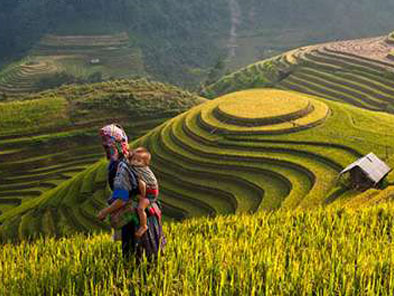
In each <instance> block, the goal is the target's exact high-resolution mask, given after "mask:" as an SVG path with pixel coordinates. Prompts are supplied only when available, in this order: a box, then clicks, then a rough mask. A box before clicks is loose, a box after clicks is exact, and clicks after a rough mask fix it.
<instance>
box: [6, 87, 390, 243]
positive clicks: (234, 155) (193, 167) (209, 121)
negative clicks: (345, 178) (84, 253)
mask: <svg viewBox="0 0 394 296" xmlns="http://www.w3.org/2000/svg"><path fill="white" fill-rule="evenodd" d="M376 120H379V122H380V125H379V126H378V127H377V126H376V125H371V123H373V122H375V121H376ZM393 124H394V117H393V116H392V115H389V114H384V113H379V112H373V111H368V110H363V109H360V108H356V107H353V106H350V105H346V104H342V103H337V102H331V101H328V100H324V99H321V98H318V97H314V96H310V95H305V94H301V93H296V92H289V91H282V90H273V89H255V90H247V91H243V92H237V93H233V94H229V95H226V96H223V97H221V98H218V99H215V100H212V101H208V102H206V103H203V104H201V105H199V106H196V107H194V108H192V109H191V110H190V111H187V112H185V113H183V114H181V115H179V116H177V117H175V118H173V119H170V120H169V121H167V122H166V123H164V124H162V125H161V126H159V127H157V128H155V129H153V130H152V131H150V132H149V133H147V134H146V135H145V136H143V137H142V138H140V139H138V140H137V141H135V142H133V145H135V146H140V145H142V146H146V147H147V148H148V149H149V150H150V151H151V153H152V169H153V170H154V172H155V173H156V174H157V176H158V178H159V182H160V184H161V190H160V191H161V198H162V200H163V201H164V205H165V209H164V213H165V214H166V215H167V216H170V217H173V218H176V219H181V218H183V217H194V216H207V215H208V216H211V215H217V214H231V213H244V212H258V211H267V210H268V211H271V210H277V209H280V208H284V209H296V208H315V207H317V206H320V205H329V204H330V205H336V204H340V205H342V204H343V205H346V204H348V203H349V202H351V201H352V200H353V199H354V198H357V196H358V194H359V193H358V192H355V191H351V190H348V189H347V188H346V187H344V185H342V184H341V183H338V182H337V177H338V173H339V172H340V171H341V170H342V169H343V168H344V167H345V166H347V165H348V164H350V163H351V162H353V161H355V160H356V159H357V158H359V157H360V156H362V155H364V154H367V153H369V152H371V151H373V152H375V153H376V154H377V155H378V156H379V157H381V158H382V159H384V160H386V161H387V162H388V164H389V165H390V166H393V165H394V158H392V157H390V156H391V153H390V154H388V153H387V152H389V151H392V148H393V147H394V142H393V132H392V125H393ZM105 176H106V162H105V161H101V162H98V163H96V164H95V165H93V166H90V167H88V168H87V169H86V170H85V171H83V172H81V173H79V174H78V175H75V177H73V178H72V179H71V180H69V181H67V182H66V183H63V184H62V185H61V186H59V187H57V188H55V189H54V190H51V191H48V192H47V193H46V194H44V195H42V196H41V197H40V199H37V200H36V201H34V202H32V203H30V204H27V205H26V207H23V205H22V207H20V208H19V209H18V208H15V210H12V211H11V210H10V211H9V212H7V213H5V214H4V215H3V216H2V217H0V222H2V223H3V225H2V227H1V228H0V230H1V232H2V234H3V238H8V237H18V236H19V237H20V238H23V237H26V236H29V235H30V234H34V231H32V230H31V231H30V230H29V227H28V226H27V225H33V221H36V222H34V223H41V224H40V225H47V223H46V222H45V221H46V220H43V221H44V222H40V221H42V219H44V218H43V217H46V216H45V213H48V212H50V211H56V213H59V211H60V212H61V213H62V216H59V217H60V218H59V220H54V221H53V222H50V223H49V225H52V226H51V227H52V228H51V229H45V228H44V229H40V228H36V230H35V231H37V233H46V234H52V235H53V234H56V235H65V234H67V233H73V232H76V231H77V232H90V231H93V230H100V229H103V228H106V227H107V226H106V225H104V224H100V223H99V222H97V220H96V219H95V214H96V213H97V211H98V210H99V209H100V207H103V206H104V205H105V199H106V197H107V196H108V194H109V193H110V192H109V189H108V188H107V187H106V186H105V180H106V177H105ZM388 182H389V183H388V184H387V183H385V184H381V186H382V187H385V186H387V185H389V184H392V182H393V180H392V175H390V176H389V178H388ZM388 188H390V187H388ZM384 199H385V197H384V196H382V198H381V200H382V201H383V200H384ZM363 203H366V201H365V200H364V201H363V198H361V197H360V198H359V201H358V204H359V206H361V205H362V204H363ZM349 207H352V205H351V204H349ZM46 215H48V216H49V215H50V214H46ZM25 221H29V222H28V223H27V222H25ZM45 227H46V226H45ZM17 228H19V229H20V231H19V233H18V234H17V233H16V231H15V230H16V229H17Z"/></svg>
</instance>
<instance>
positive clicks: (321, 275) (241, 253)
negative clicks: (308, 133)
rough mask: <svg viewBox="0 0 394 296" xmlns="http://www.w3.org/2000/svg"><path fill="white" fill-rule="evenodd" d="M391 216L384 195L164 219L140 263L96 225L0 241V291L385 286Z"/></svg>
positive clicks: (283, 291)
mask: <svg viewBox="0 0 394 296" xmlns="http://www.w3.org/2000/svg"><path fill="white" fill-rule="evenodd" d="M393 215H394V207H393V205H392V204H390V203H388V204H385V205H381V206H379V207H369V208H365V209H363V210H359V211H351V210H344V209H340V208H332V209H323V208H316V209H314V210H312V211H307V212H305V211H300V210H298V211H283V210H279V211H276V212H259V213H257V214H255V215H247V214H238V215H230V216H227V215H225V216H219V217H216V218H198V219H197V218H194V219H187V220H185V221H183V222H182V223H166V224H165V225H164V231H165V234H166V236H167V240H168V244H167V246H166V248H165V251H164V255H163V256H161V257H160V258H159V259H158V262H157V264H156V265H154V266H152V267H151V268H150V269H149V270H148V269H147V263H146V261H145V262H143V264H142V265H141V267H140V268H136V267H135V264H134V263H133V262H128V263H125V262H123V261H122V260H121V252H120V245H119V243H114V242H112V241H111V238H110V236H109V235H106V234H101V235H96V236H90V237H85V236H82V235H77V236H73V237H70V238H63V239H60V240H54V239H47V240H43V239H40V240H37V241H35V242H32V243H28V242H26V241H25V242H22V243H21V244H19V245H11V244H8V245H7V244H6V245H3V246H2V249H1V251H0V294H1V295H5V296H6V295H193V296H194V295H355V296H356V295H357V296H359V295H393V293H394V255H393V254H394V244H393V238H392V226H393V225H392V224H393V221H392V216H393ZM132 293H134V294H132ZM149 293H151V294H149Z"/></svg>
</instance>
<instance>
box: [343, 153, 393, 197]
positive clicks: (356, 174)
mask: <svg viewBox="0 0 394 296" xmlns="http://www.w3.org/2000/svg"><path fill="white" fill-rule="evenodd" d="M390 171H391V168H390V167H389V166H388V165H387V164H386V163H384V162H383V161H382V160H380V159H379V158H378V157H377V156H376V155H375V154H374V153H372V152H371V153H369V154H367V155H366V156H364V157H362V158H360V159H358V160H357V161H355V162H353V163H352V164H350V165H349V166H348V167H346V168H345V169H344V170H342V171H341V172H340V173H339V176H340V177H341V176H343V175H344V174H346V173H349V179H350V184H351V186H352V187H353V188H354V189H358V190H365V189H367V188H371V187H376V186H378V185H379V183H380V182H381V181H382V180H383V179H384V178H385V177H386V176H387V175H388V173H390Z"/></svg>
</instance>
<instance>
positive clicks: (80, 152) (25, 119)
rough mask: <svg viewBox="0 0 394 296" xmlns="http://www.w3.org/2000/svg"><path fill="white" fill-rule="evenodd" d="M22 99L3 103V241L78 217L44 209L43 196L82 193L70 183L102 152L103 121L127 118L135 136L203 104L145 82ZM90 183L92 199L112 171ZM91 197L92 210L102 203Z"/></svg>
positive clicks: (0, 218) (62, 90) (80, 198)
mask: <svg viewBox="0 0 394 296" xmlns="http://www.w3.org/2000/svg"><path fill="white" fill-rule="evenodd" d="M20 99H21V100H14V101H10V102H6V103H0V114H1V118H0V172H1V173H0V223H2V224H3V223H4V224H3V225H2V226H0V232H1V234H2V235H3V238H5V237H6V238H12V237H14V236H19V237H23V236H27V235H30V234H33V233H36V232H37V233H38V232H41V233H48V234H49V233H58V234H63V233H64V232H63V231H62V230H61V229H59V230H58V229H57V228H56V229H55V228H53V227H52V226H51V225H56V227H59V225H60V224H61V223H62V222H59V221H63V220H64V219H65V218H64V216H66V217H68V216H70V215H73V214H74V210H70V209H69V208H68V207H67V205H66V204H63V206H62V207H57V206H51V207H47V208H45V209H42V208H40V204H41V202H40V201H41V200H42V199H43V198H44V199H45V196H46V193H47V192H48V191H51V190H52V189H54V190H55V191H56V190H58V188H59V187H60V188H63V189H64V190H66V191H68V190H71V192H73V193H75V188H74V189H73V188H72V186H71V187H67V185H64V184H65V183H64V182H65V181H66V180H68V179H70V178H72V177H74V176H76V175H78V173H79V172H81V171H84V170H85V169H86V168H87V167H89V165H91V164H94V163H96V162H97V161H98V160H99V159H100V158H102V157H103V155H104V152H103V149H102V147H101V143H100V142H99V140H98V130H99V128H101V127H102V126H103V125H104V124H108V123H112V122H116V123H120V124H122V125H123V126H124V128H125V129H126V130H127V131H128V135H129V137H130V138H131V139H135V138H136V137H139V136H141V135H143V134H144V133H146V132H148V131H149V130H151V129H152V128H154V127H155V126H158V125H159V124H161V123H162V122H164V121H165V120H167V119H169V118H171V117H173V116H175V115H177V114H179V113H182V112H184V111H186V110H188V109H189V108H190V107H192V106H194V105H196V104H199V103H201V102H203V101H204V100H203V99H201V98H198V97H196V96H194V95H192V94H189V93H187V92H184V91H182V90H180V89H178V88H176V87H173V86H169V85H165V84H162V83H157V82H149V81H147V80H144V79H141V80H134V81H132V80H118V81H111V82H105V83H97V84H88V85H83V86H75V85H71V86H64V87H61V88H58V89H55V90H52V91H47V92H42V93H38V94H35V95H31V96H26V97H21V98H20ZM90 171H91V169H90ZM88 175H89V174H88ZM84 184H85V185H84V189H83V190H82V192H85V191H86V192H85V193H86V194H85V195H88V196H90V195H89V194H88V192H89V190H90V189H89V188H95V190H98V189H99V188H101V187H100V186H104V187H105V176H104V175H102V176H96V174H92V175H89V177H86V178H85V179H84ZM95 184H100V186H98V187H94V186H95ZM72 196H73V198H74V199H75V201H76V202H77V203H78V204H82V203H83V201H84V197H83V196H84V195H77V194H73V195H72ZM90 201H91V202H92V204H89V205H87V207H95V208H94V209H97V208H98V207H99V205H97V204H95V203H94V200H93V199H91V200H90ZM101 201H102V200H101ZM25 209H33V210H32V211H30V212H26V211H25ZM90 209H91V210H90V212H91V213H93V209H92V208H90ZM22 213H24V214H23V215H22ZM89 217H90V216H89ZM51 219H56V221H57V222H56V223H57V224H56V223H55V222H51V221H52V220H51ZM87 219H91V217H90V218H87ZM66 220H67V221H71V220H69V219H66ZM89 221H92V220H89ZM93 221H94V219H93ZM51 223H55V224H51ZM64 224H65V225H66V224H67V223H64ZM99 225H100V226H103V225H102V224H99ZM51 227H52V228H51ZM9 231H10V232H9Z"/></svg>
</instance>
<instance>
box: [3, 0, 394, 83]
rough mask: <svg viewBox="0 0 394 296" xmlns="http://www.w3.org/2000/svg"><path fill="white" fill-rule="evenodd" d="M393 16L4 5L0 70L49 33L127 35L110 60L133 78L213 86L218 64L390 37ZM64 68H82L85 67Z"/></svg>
mask: <svg viewBox="0 0 394 296" xmlns="http://www.w3.org/2000/svg"><path fill="white" fill-rule="evenodd" d="M392 11H394V7H393V3H392V1H391V0H379V5H377V4H375V2H370V1H361V2H360V3H358V4H357V5H352V3H351V2H350V1H341V0H316V1H315V2H314V3H313V4H311V3H310V1H308V0H299V1H297V3H295V2H294V1H292V0H283V1H273V0H264V1H258V0H242V1H240V0H213V1H206V0H195V1H189V2H185V1H179V0H169V1H165V2H160V1H159V2H158V1H155V0H145V1H143V2H141V1H136V0H113V1H107V2H105V1H98V0H84V1H55V2H53V1H48V0H36V1H30V0H19V1H11V0H3V1H1V3H0V27H1V28H2V30H1V31H0V40H2V46H1V47H0V67H2V68H4V67H5V66H6V65H7V64H9V63H10V62H12V61H16V60H18V59H21V58H23V57H26V56H27V55H30V54H31V51H32V49H35V48H37V47H40V44H41V45H42V43H43V42H42V40H43V39H47V36H48V35H49V36H57V37H59V36H86V37H87V38H88V39H89V38H91V37H92V36H96V35H98V36H103V35H119V34H121V33H126V34H127V35H128V37H129V39H130V42H131V44H132V46H131V47H130V48H128V49H124V50H119V51H118V52H116V51H114V52H113V53H111V55H112V54H115V53H116V55H117V56H120V57H121V56H130V55H131V56H132V61H131V62H132V63H133V67H136V68H134V69H133V70H134V71H133V72H138V73H141V70H143V71H142V72H143V73H147V74H148V75H150V76H151V77H153V78H155V79H157V80H160V81H166V82H170V83H172V84H177V85H182V86H186V87H190V88H197V87H198V86H199V85H200V84H201V83H202V84H205V83H206V82H207V80H210V78H211V77H210V74H211V73H213V72H215V71H216V70H217V69H215V65H216V64H217V62H218V60H219V61H220V60H225V65H226V67H225V69H220V71H219V72H220V73H219V75H222V74H223V73H224V72H226V69H227V70H230V71H233V70H234V69H237V68H239V67H243V66H245V65H247V64H250V63H252V62H254V61H256V60H259V59H263V58H268V57H272V56H274V55H276V54H279V53H281V52H284V51H286V50H288V49H290V48H295V47H299V46H303V45H305V44H308V43H318V42H324V41H328V40H336V39H350V38H360V37H368V36H373V35H376V34H381V33H383V32H387V33H388V32H389V31H390V30H392V29H393V28H392V19H393V13H392ZM371 16H373V17H371ZM365 20H371V21H365ZM57 37H56V38H57ZM33 53H34V50H33ZM106 54H107V53H105V55H106ZM109 59H112V57H110V58H109ZM65 62H66V64H68V63H71V65H73V67H74V65H75V67H76V68H80V67H81V63H80V61H75V60H71V61H68V60H67V61H65ZM134 63H135V64H134ZM136 70H137V71H136ZM85 72H89V67H87V69H86V71H85ZM122 72H123V71H122ZM125 73H127V72H123V74H125ZM213 76H215V77H214V78H218V77H216V75H213ZM117 77H118V76H117Z"/></svg>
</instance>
